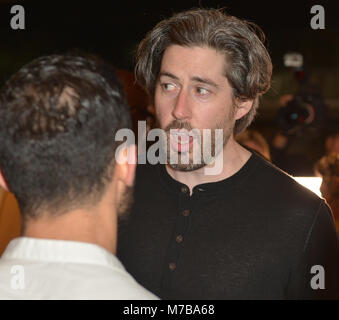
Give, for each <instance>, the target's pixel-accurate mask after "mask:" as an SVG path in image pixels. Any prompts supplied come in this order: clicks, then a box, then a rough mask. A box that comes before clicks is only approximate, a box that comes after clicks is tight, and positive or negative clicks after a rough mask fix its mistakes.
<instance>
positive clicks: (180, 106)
mask: <svg viewBox="0 0 339 320" xmlns="http://www.w3.org/2000/svg"><path fill="white" fill-rule="evenodd" d="M172 116H173V117H174V118H175V119H176V120H186V119H189V118H190V117H191V110H190V101H189V96H188V93H187V92H186V91H185V90H180V93H179V94H178V96H177V98H176V101H175V105H174V108H173V110H172Z"/></svg>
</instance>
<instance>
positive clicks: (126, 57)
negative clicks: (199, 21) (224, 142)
mask: <svg viewBox="0 0 339 320" xmlns="http://www.w3.org/2000/svg"><path fill="white" fill-rule="evenodd" d="M14 4H21V5H23V6H24V8H25V13H26V29H25V30H12V29H11V28H10V19H11V17H12V15H11V14H10V8H11V6H13V5H14ZM316 4H320V5H322V6H323V7H324V9H325V30H313V29H312V28H311V27H310V21H311V18H312V16H313V15H312V14H311V13H310V9H311V7H312V6H313V5H316ZM198 6H200V7H201V6H202V7H214V8H221V7H225V8H226V9H227V11H228V13H230V14H231V15H235V16H237V17H239V18H245V19H247V20H250V21H253V22H255V23H257V24H258V25H259V26H260V27H261V28H262V29H263V30H264V32H265V34H266V37H267V45H268V50H269V52H270V54H271V57H272V60H273V65H274V74H273V79H272V80H273V81H272V89H271V90H270V91H269V92H268V93H267V94H266V95H265V97H264V98H263V99H262V104H261V109H260V110H261V111H260V114H259V116H258V118H257V120H256V123H255V124H256V125H259V126H262V127H263V128H265V127H266V128H268V127H270V126H271V127H272V126H274V119H275V117H276V112H277V108H278V101H279V97H280V96H281V95H283V94H286V93H295V92H296V90H297V89H298V85H297V82H296V80H295V78H294V77H293V73H292V71H291V70H290V69H287V68H286V67H284V65H283V59H282V57H283V54H284V53H286V52H287V51H297V52H300V53H302V54H303V56H304V60H305V63H306V67H307V69H306V72H307V75H308V76H309V81H310V83H312V84H313V85H315V86H317V87H318V88H319V89H320V91H321V93H322V95H323V97H324V99H325V102H326V104H327V105H328V114H329V125H330V126H332V127H336V126H339V85H338V82H339V81H338V79H339V19H338V15H339V4H338V1H334V0H333V1H315V0H314V1H297V0H295V1H272V2H266V1H242V0H237V1H235V0H229V1H226V0H219V1H212V0H210V1H208V0H200V1H199V0H196V1H193V0H192V1H184V0H182V1H177V0H175V1H131V0H126V1H118V2H117V1H86V2H83V1H81V2H80V1H51V0H49V1H46V0H45V1H30V0H26V1H18V2H13V1H9V0H7V1H0V36H1V42H0V48H1V49H0V85H1V84H2V83H3V82H4V81H5V80H6V79H7V78H8V77H9V76H10V75H11V74H12V73H14V72H15V71H16V70H17V69H18V68H20V67H21V66H22V65H23V64H25V63H27V62H29V61H30V60H32V59H33V58H36V57H38V56H40V55H45V54H51V53H63V52H66V51H68V50H70V49H75V48H77V49H80V50H82V51H85V52H89V53H94V54H98V55H100V56H102V57H103V58H105V59H107V60H108V61H110V62H112V64H113V65H115V66H116V67H117V68H119V69H124V70H129V71H132V70H133V66H134V51H135V48H136V46H137V44H138V42H139V41H140V40H141V39H142V38H143V37H144V35H145V33H146V32H147V31H149V30H150V29H151V28H152V27H153V26H154V25H155V24H156V23H157V22H158V21H160V20H161V19H163V18H165V17H169V16H170V15H171V14H172V13H174V12H177V11H181V10H183V9H189V8H192V7H198Z"/></svg>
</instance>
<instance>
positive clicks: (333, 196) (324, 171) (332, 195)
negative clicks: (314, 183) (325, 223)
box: [315, 152, 339, 231]
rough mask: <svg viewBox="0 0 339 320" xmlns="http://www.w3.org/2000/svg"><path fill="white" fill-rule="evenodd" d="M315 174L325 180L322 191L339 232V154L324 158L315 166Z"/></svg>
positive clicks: (331, 154)
mask: <svg viewBox="0 0 339 320" xmlns="http://www.w3.org/2000/svg"><path fill="white" fill-rule="evenodd" d="M315 172H316V174H317V175H319V176H321V177H322V179H323V181H322V184H321V187H320V191H321V194H322V196H323V197H324V198H325V199H326V201H327V203H328V205H329V206H330V208H331V209H332V213H333V215H334V219H335V222H336V227H337V231H339V152H337V153H330V154H327V155H325V156H323V157H322V158H321V159H320V160H319V161H318V162H317V163H316V164H315Z"/></svg>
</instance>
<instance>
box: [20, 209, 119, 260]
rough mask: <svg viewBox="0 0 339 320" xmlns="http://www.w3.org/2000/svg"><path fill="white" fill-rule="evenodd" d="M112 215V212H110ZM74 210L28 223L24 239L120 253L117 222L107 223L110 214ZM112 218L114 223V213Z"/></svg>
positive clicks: (45, 216) (43, 215)
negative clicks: (89, 245)
mask: <svg viewBox="0 0 339 320" xmlns="http://www.w3.org/2000/svg"><path fill="white" fill-rule="evenodd" d="M110 210H111V211H112V208H110ZM95 211H96V210H94V211H92V212H89V211H86V210H74V211H72V212H68V213H64V214H61V215H59V216H53V215H51V214H48V213H44V214H42V215H41V217H39V218H38V219H34V220H33V219H30V220H28V221H27V222H26V224H25V228H24V231H23V236H24V237H32V238H41V239H55V240H68V241H80V242H87V243H92V244H96V245H99V246H101V247H103V248H105V249H106V250H108V251H109V252H111V253H113V254H115V253H116V242H117V239H116V238H117V222H116V221H112V222H111V223H107V220H106V219H105V218H104V217H105V214H106V213H102V212H101V213H100V214H99V213H98V212H95ZM108 216H110V217H111V220H114V219H113V216H112V212H110V213H108Z"/></svg>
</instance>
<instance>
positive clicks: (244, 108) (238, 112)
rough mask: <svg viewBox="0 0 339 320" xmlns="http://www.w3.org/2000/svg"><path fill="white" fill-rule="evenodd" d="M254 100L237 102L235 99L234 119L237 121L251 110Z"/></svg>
mask: <svg viewBox="0 0 339 320" xmlns="http://www.w3.org/2000/svg"><path fill="white" fill-rule="evenodd" d="M253 103H254V100H250V99H249V100H239V99H236V108H235V114H234V119H235V120H238V119H240V118H242V117H243V116H245V115H246V114H247V113H248V112H249V111H250V110H251V108H252V106H253Z"/></svg>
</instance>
